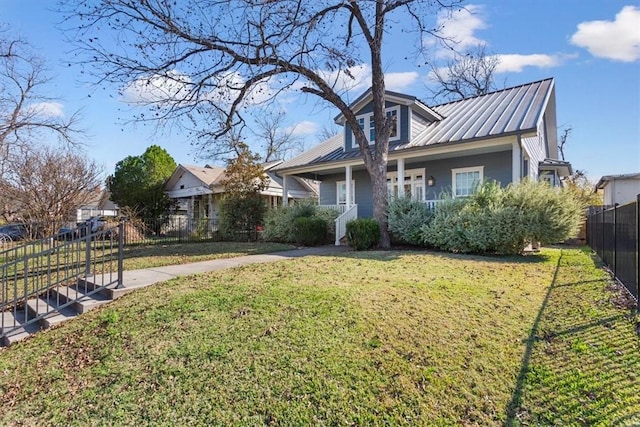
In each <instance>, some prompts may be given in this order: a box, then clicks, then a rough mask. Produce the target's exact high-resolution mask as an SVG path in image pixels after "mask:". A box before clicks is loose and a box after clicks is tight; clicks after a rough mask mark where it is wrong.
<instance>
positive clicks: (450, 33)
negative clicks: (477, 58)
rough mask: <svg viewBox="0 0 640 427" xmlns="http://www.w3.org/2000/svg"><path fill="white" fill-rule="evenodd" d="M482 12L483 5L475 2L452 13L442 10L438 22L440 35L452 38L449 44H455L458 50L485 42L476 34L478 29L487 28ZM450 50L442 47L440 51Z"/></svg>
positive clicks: (444, 52)
mask: <svg viewBox="0 0 640 427" xmlns="http://www.w3.org/2000/svg"><path fill="white" fill-rule="evenodd" d="M482 12H483V7H482V6H479V5H475V4H470V5H467V6H465V7H464V8H462V9H460V10H456V11H453V12H451V13H449V12H440V13H439V14H438V22H437V27H438V28H440V31H439V35H440V36H442V37H444V38H445V39H447V40H450V42H449V44H453V45H454V47H455V49H456V50H464V49H465V48H468V47H471V46H478V45H481V44H485V43H486V42H485V41H484V40H482V39H479V38H478V37H476V35H475V33H476V31H478V30H482V29H485V28H487V24H486V23H485V21H484V17H483V16H482ZM448 52H449V50H448V49H442V50H441V51H440V52H439V53H440V54H444V55H447V54H448Z"/></svg>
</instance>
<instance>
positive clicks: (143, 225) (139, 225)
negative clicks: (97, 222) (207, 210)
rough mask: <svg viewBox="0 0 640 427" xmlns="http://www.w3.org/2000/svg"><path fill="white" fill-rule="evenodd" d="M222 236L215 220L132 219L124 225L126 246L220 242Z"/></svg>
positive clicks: (183, 217)
mask: <svg viewBox="0 0 640 427" xmlns="http://www.w3.org/2000/svg"><path fill="white" fill-rule="evenodd" d="M220 240H222V236H221V234H220V230H219V229H218V222H217V221H216V220H214V219H209V218H201V219H191V218H187V217H186V216H167V217H160V218H145V219H132V220H128V221H125V223H124V244H125V245H147V244H166V243H183V242H200V241H220Z"/></svg>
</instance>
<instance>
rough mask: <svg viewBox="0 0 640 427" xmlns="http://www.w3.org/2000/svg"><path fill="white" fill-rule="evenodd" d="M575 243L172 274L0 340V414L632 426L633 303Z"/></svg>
mask: <svg viewBox="0 0 640 427" xmlns="http://www.w3.org/2000/svg"><path fill="white" fill-rule="evenodd" d="M616 295H617V294H616V293H614V292H612V290H611V289H610V283H609V280H608V278H607V277H606V275H605V274H604V273H603V272H602V271H601V270H600V269H598V268H597V267H596V266H595V264H594V262H593V260H592V259H591V257H590V254H589V253H588V252H587V251H581V250H578V249H562V250H560V249H547V250H544V251H543V252H542V253H541V254H540V255H536V256H531V257H525V258H489V257H487V258H482V257H471V256H455V255H446V254H434V253H426V252H400V251H398V252H394V251H392V252H365V253H350V254H348V255H346V256H342V257H308V258H303V259H295V260H288V261H283V262H279V263H274V264H266V265H265V264H263V265H249V266H245V267H241V268H235V269H230V270H225V271H219V272H214V273H208V274H203V275H198V276H191V277H185V278H180V279H175V280H172V281H169V282H166V283H164V284H161V285H156V286H153V287H150V288H146V289H143V290H140V291H137V292H135V293H133V294H129V295H127V296H125V297H123V298H121V299H119V300H117V301H115V302H114V303H112V304H109V305H108V306H105V307H103V308H100V309H98V310H96V311H92V312H90V313H88V314H86V315H83V316H82V317H81V318H80V319H79V320H78V321H71V322H67V323H66V324H63V325H62V326H60V327H58V328H55V329H53V330H50V331H47V332H44V333H41V334H38V335H36V336H35V337H33V338H31V339H29V340H27V341H24V342H21V343H18V344H17V345H15V346H12V347H10V348H8V349H5V350H2V351H0V372H2V373H3V375H2V376H0V394H1V395H2V396H3V398H2V400H0V413H2V414H3V417H0V423H3V424H8V425H48V424H49V425H60V424H63V425H87V424H89V425H95V424H110V425H145V424H166V425H266V424H275V425H349V424H357V425H360V424H364V425H436V426H438V425H442V426H444V425H482V426H484V425H625V424H628V425H637V424H638V423H640V393H638V386H637V384H638V375H639V374H640V352H639V351H638V347H639V345H640V342H639V339H638V336H637V335H636V333H635V331H634V328H635V327H636V324H637V322H638V317H637V316H633V315H631V314H629V310H628V309H622V308H617V307H616V306H615V304H613V303H612V299H615V298H616Z"/></svg>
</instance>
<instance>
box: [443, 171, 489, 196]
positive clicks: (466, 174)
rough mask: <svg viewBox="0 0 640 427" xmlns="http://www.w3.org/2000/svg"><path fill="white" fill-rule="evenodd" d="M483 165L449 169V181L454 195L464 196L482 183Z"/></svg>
mask: <svg viewBox="0 0 640 427" xmlns="http://www.w3.org/2000/svg"><path fill="white" fill-rule="evenodd" d="M483 174H484V166H475V167H472V168H459V169H451V175H452V176H451V182H452V184H453V189H452V191H453V196H454V197H466V196H468V195H470V194H472V193H473V191H474V190H475V189H476V187H477V186H478V185H480V184H481V183H482V178H483Z"/></svg>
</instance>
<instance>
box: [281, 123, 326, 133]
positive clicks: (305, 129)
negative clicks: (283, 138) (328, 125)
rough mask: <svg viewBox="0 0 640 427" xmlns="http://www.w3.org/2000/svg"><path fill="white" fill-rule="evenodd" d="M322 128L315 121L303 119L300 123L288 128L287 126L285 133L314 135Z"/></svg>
mask: <svg viewBox="0 0 640 427" xmlns="http://www.w3.org/2000/svg"><path fill="white" fill-rule="evenodd" d="M319 130H320V126H319V125H318V124H317V123H315V122H311V121H309V120H303V121H301V122H300V123H297V124H295V125H293V126H289V127H288V128H285V130H284V131H285V133H291V134H292V135H295V136H302V135H312V134H315V133H317V132H318V131H319Z"/></svg>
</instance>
